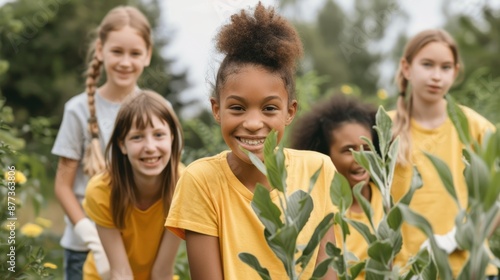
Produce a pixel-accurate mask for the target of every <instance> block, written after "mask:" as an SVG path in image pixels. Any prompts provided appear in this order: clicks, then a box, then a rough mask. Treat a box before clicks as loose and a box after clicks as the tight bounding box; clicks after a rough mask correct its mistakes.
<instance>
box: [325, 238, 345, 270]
mask: <svg viewBox="0 0 500 280" xmlns="http://www.w3.org/2000/svg"><path fill="white" fill-rule="evenodd" d="M326 253H327V255H328V256H330V257H331V258H332V262H331V266H332V267H333V269H334V270H335V271H336V272H337V277H338V278H339V279H345V275H346V263H344V258H343V256H342V250H341V249H339V248H337V246H335V244H333V243H330V242H328V243H327V244H326Z"/></svg>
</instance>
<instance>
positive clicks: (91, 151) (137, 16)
mask: <svg viewBox="0 0 500 280" xmlns="http://www.w3.org/2000/svg"><path fill="white" fill-rule="evenodd" d="M125 26H130V27H132V28H134V29H136V30H137V31H138V33H139V35H140V36H141V37H142V38H143V39H144V42H146V47H147V48H148V49H149V48H151V46H152V44H153V41H152V39H151V26H150V25H149V22H148V20H147V18H146V17H145V16H144V14H142V13H141V12H140V11H139V10H138V9H137V8H134V7H130V6H118V7H116V8H113V9H112V10H111V11H109V12H108V14H107V15H106V16H105V17H104V19H103V20H102V22H101V24H100V25H99V27H98V28H97V30H96V33H97V38H96V39H95V40H94V41H93V42H92V43H91V44H90V48H89V51H88V55H87V61H88V68H87V72H86V76H87V79H86V82H85V88H86V92H87V95H88V105H89V111H90V117H89V120H88V123H89V126H88V129H89V131H90V134H91V137H92V140H91V142H90V144H89V145H88V147H87V150H86V151H85V156H84V158H83V171H84V172H85V174H87V175H89V176H92V175H95V174H97V173H99V172H101V171H102V170H103V169H104V167H105V165H104V157H103V155H102V151H101V147H100V145H99V141H98V138H99V126H98V123H97V116H96V111H95V96H94V95H95V92H96V87H97V82H98V80H99V77H100V74H101V68H102V64H103V63H102V61H101V60H99V59H98V58H97V56H96V54H95V47H96V43H97V41H100V42H101V44H104V43H105V42H106V39H107V37H108V35H109V33H110V32H111V31H117V30H120V29H121V28H123V27H125Z"/></svg>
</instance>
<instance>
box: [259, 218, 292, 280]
mask: <svg viewBox="0 0 500 280" xmlns="http://www.w3.org/2000/svg"><path fill="white" fill-rule="evenodd" d="M264 235H265V237H266V241H267V244H268V245H269V247H270V248H271V250H272V251H273V252H274V254H275V255H276V256H277V257H278V258H279V259H280V260H281V262H282V263H283V265H284V266H285V270H286V273H287V275H288V276H292V275H295V265H294V254H295V246H296V244H297V236H298V235H299V232H298V231H297V229H296V228H295V227H293V226H286V225H284V226H283V227H282V228H280V229H279V230H278V231H277V232H276V233H275V234H272V235H271V234H269V233H268V232H267V231H265V232H264Z"/></svg>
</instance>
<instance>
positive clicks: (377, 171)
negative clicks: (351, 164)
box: [352, 151, 385, 195]
mask: <svg viewBox="0 0 500 280" xmlns="http://www.w3.org/2000/svg"><path fill="white" fill-rule="evenodd" d="M352 156H353V157H354V160H356V162H357V163H358V164H359V165H360V166H361V167H363V168H364V169H365V170H367V171H368V172H369V173H370V176H371V178H372V180H373V182H375V185H377V186H378V187H379V189H380V192H381V193H382V195H383V194H384V193H385V190H384V186H385V184H384V179H383V178H384V171H383V169H382V167H381V166H379V164H378V159H377V155H376V154H375V153H374V152H365V151H363V152H357V151H352Z"/></svg>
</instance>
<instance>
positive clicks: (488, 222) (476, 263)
mask: <svg viewBox="0 0 500 280" xmlns="http://www.w3.org/2000/svg"><path fill="white" fill-rule="evenodd" d="M447 100H448V105H447V111H448V115H449V116H450V118H451V120H452V122H453V125H454V126H455V129H456V130H457V132H458V135H459V137H460V140H461V141H462V143H464V144H465V148H464V149H463V156H464V158H465V161H466V166H465V170H464V177H465V181H466V184H467V190H468V202H467V207H466V208H463V207H462V206H461V205H460V203H459V201H458V198H457V195H456V193H455V188H454V185H453V179H452V177H451V172H450V170H449V168H448V167H447V166H446V164H445V163H444V162H443V161H441V160H440V159H439V158H437V157H435V156H433V155H431V154H427V155H426V156H427V157H428V158H429V159H430V160H431V162H432V164H433V166H434V167H435V168H436V170H437V171H438V174H439V177H440V178H441V180H442V182H443V184H444V186H445V187H446V190H447V191H448V193H449V194H450V195H451V196H452V197H453V199H454V200H455V202H456V203H457V206H458V208H459V213H458V215H457V217H456V219H455V225H456V227H457V233H456V239H457V243H458V245H459V246H460V248H461V249H463V250H467V251H469V258H468V260H467V262H466V263H465V265H464V267H463V268H462V270H461V272H460V274H459V276H458V278H457V279H484V277H485V270H486V266H487V265H488V263H489V262H490V250H489V248H488V246H487V245H486V243H485V241H486V240H487V239H489V238H490V236H492V234H493V232H494V231H495V229H496V228H497V227H498V225H499V223H500V201H499V195H500V127H497V128H496V131H495V132H491V133H489V134H487V136H486V137H485V139H484V141H483V142H482V143H477V142H475V141H473V140H472V139H471V137H470V133H469V125H468V122H467V118H466V117H465V114H464V113H463V112H462V110H461V109H460V107H459V106H457V105H456V104H455V102H454V101H453V99H452V97H450V96H449V95H447ZM498 238H499V237H498V236H497V235H495V236H493V238H492V239H491V238H490V239H491V240H490V242H491V243H493V244H495V243H498V242H499V239H498ZM493 253H494V255H495V257H496V259H493V260H492V261H493V262H494V263H495V264H496V265H497V267H498V266H499V264H500V260H499V258H500V254H499V252H498V251H493Z"/></svg>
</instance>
